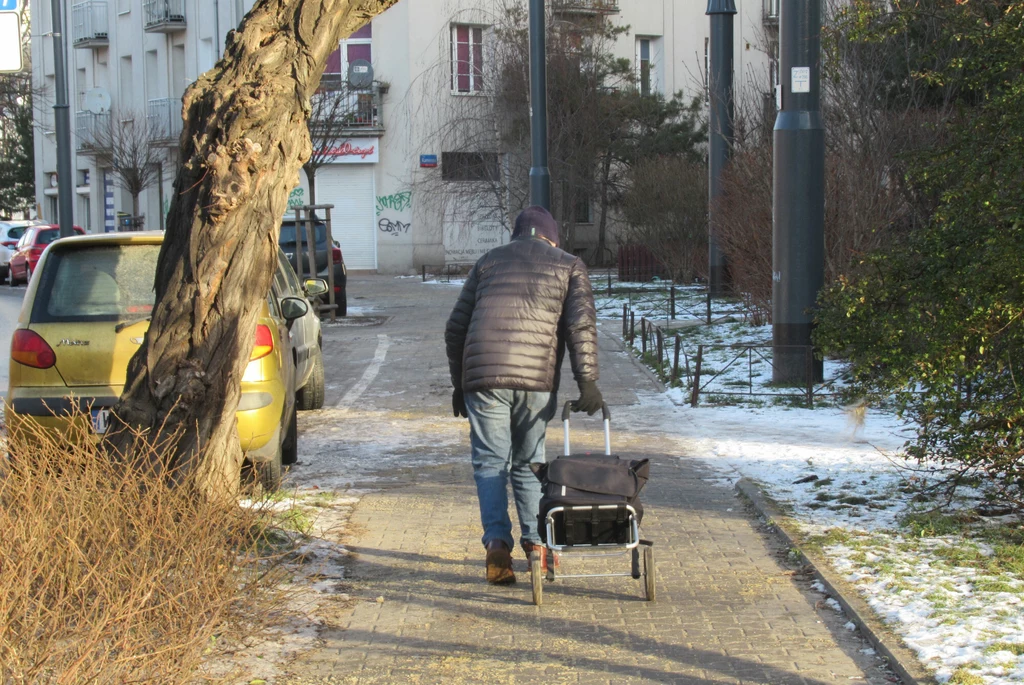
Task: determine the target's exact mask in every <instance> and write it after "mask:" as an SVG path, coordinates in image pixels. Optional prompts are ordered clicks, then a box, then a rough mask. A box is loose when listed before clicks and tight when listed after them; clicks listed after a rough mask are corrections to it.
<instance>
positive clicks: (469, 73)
mask: <svg viewBox="0 0 1024 685" xmlns="http://www.w3.org/2000/svg"><path fill="white" fill-rule="evenodd" d="M483 89H484V30H483V28H481V27H479V26H469V25H467V24H453V25H452V92H455V93H479V92H481V91H482V90H483Z"/></svg>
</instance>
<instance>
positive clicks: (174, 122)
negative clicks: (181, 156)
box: [146, 98, 182, 145]
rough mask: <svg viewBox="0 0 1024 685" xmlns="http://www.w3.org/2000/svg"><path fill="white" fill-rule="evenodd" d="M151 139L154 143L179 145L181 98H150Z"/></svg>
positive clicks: (147, 114)
mask: <svg viewBox="0 0 1024 685" xmlns="http://www.w3.org/2000/svg"><path fill="white" fill-rule="evenodd" d="M146 126H147V127H148V130H149V139H150V140H152V141H153V142H154V143H166V144H169V145H177V144H178V141H179V139H180V138H181V127H182V119H181V100H178V99H174V98H161V99H159V100H150V101H149V108H148V110H147V112H146Z"/></svg>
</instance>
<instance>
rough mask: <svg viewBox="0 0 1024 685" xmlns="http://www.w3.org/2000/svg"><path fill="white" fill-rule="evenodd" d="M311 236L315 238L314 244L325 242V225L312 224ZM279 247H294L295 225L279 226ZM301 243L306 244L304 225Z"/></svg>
mask: <svg viewBox="0 0 1024 685" xmlns="http://www.w3.org/2000/svg"><path fill="white" fill-rule="evenodd" d="M313 234H314V235H315V236H316V243H317V244H320V243H326V242H327V224H314V225H313ZM277 242H278V244H279V245H285V246H288V245H295V223H294V222H293V223H290V224H281V237H280V238H279V239H278V241H277ZM302 243H303V245H305V243H306V231H305V225H303V231H302Z"/></svg>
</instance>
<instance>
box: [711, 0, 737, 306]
mask: <svg viewBox="0 0 1024 685" xmlns="http://www.w3.org/2000/svg"><path fill="white" fill-rule="evenodd" d="M706 14H707V15H708V16H710V17H711V41H710V45H709V48H708V53H709V55H708V57H709V61H710V64H709V65H708V75H707V77H708V90H709V94H710V99H711V113H710V117H709V123H710V127H711V130H710V132H709V136H708V143H709V150H708V199H709V200H710V202H709V204H708V231H709V233H708V262H709V263H708V289H709V290H710V292H711V296H712V297H721V296H722V295H724V294H726V292H727V291H728V289H729V286H730V285H731V284H730V283H729V271H728V265H727V264H726V260H725V254H723V253H722V249H721V247H720V246H719V244H718V217H717V212H716V211H715V203H716V201H717V200H718V198H719V196H721V194H722V171H723V170H724V169H725V165H726V162H728V161H729V153H730V151H731V149H732V119H733V106H732V102H733V101H732V54H733V15H734V14H736V2H735V0H708V9H707V12H706Z"/></svg>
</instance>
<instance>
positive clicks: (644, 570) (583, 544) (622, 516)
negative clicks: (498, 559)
mask: <svg viewBox="0 0 1024 685" xmlns="http://www.w3.org/2000/svg"><path fill="white" fill-rule="evenodd" d="M571 404H572V403H571V402H566V403H565V408H564V409H563V411H562V426H563V432H564V434H565V449H564V456H566V457H569V456H571V455H570V452H569V414H570V413H571ZM601 412H602V418H603V423H604V456H605V457H612V456H613V455H612V451H611V412H610V411H609V410H608V405H607V404H605V405H603V406H602V408H601ZM641 518H642V514H638V513H637V510H636V508H634V506H633V505H632V504H629V503H624V502H620V503H614V504H597V503H595V504H580V505H572V506H555V507H553V508H551V509H549V510H548V511H547V514H546V516H545V518H544V521H543V525H544V527H545V531H546V538H545V540H546V549H545V553H546V554H548V555H549V556H548V559H547V561H548V564H547V572H546V573H545V572H544V570H543V564H542V560H541V552H540V551H533V552H531V553H530V580H531V584H532V586H533V603H534V604H536V605H538V606H539V605H540V604H541V603H542V602H543V597H544V587H543V581H544V580H547V581H548V582H554V581H555V580H556V578H602V577H604V578H607V577H631V578H633V579H634V580H640V579H641V578H642V579H643V581H644V596H645V597H646V599H647V601H649V602H653V601H654V598H655V581H654V543H653V542H652V541H650V540H644V539H642V538H641V537H640V519H641ZM573 519H576V520H577V521H579V520H582V521H583V522H584V524H586V522H587V520H590V521H592V522H593V524H594V525H593V526H592V527H590V528H586V527H585V525H584V528H585V529H586V530H590V531H596V530H597V527H596V524H597V523H598V520H599V519H601V520H602V521H603V522H604V523H609V522H611V521H616V520H617V521H618V527H619V529H620V530H619V534H618V535H617V537H616V539H615V540H614V541H612V542H608V541H607V539H608V537H607V536H603V539H602V540H601V541H598V540H595V539H590V540H583V541H580V539H579V535H578V534H577V535H576V536H575V537H574V536H570V535H567V534H566V530H565V528H566V523H567V521H572V520H573ZM570 525H571V523H570ZM641 550H642V551H641ZM627 553H628V554H630V556H631V561H632V568H631V570H630V572H629V573H578V574H561V575H558V574H556V562H557V560H558V558H559V555H566V556H572V557H573V558H586V557H590V558H599V557H600V558H607V557H614V556H620V555H621V556H624V555H625V554H627ZM641 556H642V557H643V564H641Z"/></svg>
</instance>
